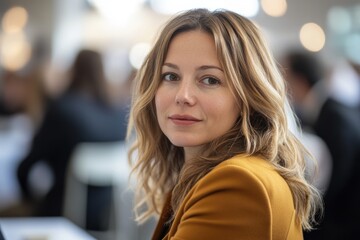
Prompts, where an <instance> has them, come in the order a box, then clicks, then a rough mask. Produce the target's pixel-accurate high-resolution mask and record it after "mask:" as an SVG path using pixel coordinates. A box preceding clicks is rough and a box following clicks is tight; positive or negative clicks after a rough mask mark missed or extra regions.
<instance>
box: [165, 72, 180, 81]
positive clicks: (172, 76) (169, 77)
mask: <svg viewBox="0 0 360 240" xmlns="http://www.w3.org/2000/svg"><path fill="white" fill-rule="evenodd" d="M161 79H162V80H165V81H177V80H178V79H179V78H178V76H177V75H176V74H174V73H164V74H162V76H161Z"/></svg>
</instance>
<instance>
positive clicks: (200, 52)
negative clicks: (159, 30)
mask: <svg viewBox="0 0 360 240" xmlns="http://www.w3.org/2000/svg"><path fill="white" fill-rule="evenodd" d="M179 58H185V59H187V60H188V61H193V60H199V61H200V60H201V61H204V62H208V63H209V64H210V63H212V64H216V65H220V63H219V60H218V55H217V52H216V47H215V42H214V39H213V36H212V35H211V34H209V33H207V32H204V31H201V30H192V31H187V32H182V33H179V34H177V35H175V37H174V38H173V39H172V40H171V41H170V44H169V48H168V51H167V54H166V58H165V62H166V61H171V60H177V59H179Z"/></svg>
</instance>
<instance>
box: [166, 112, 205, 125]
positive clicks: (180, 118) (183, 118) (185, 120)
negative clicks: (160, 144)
mask: <svg viewBox="0 0 360 240" xmlns="http://www.w3.org/2000/svg"><path fill="white" fill-rule="evenodd" d="M169 119H170V120H171V121H172V122H173V123H174V124H175V125H192V124H195V123H198V122H201V120H200V119H198V118H196V117H193V116H190V115H178V114H175V115H171V116H170V117H169Z"/></svg>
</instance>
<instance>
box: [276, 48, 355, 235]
mask: <svg viewBox="0 0 360 240" xmlns="http://www.w3.org/2000/svg"><path fill="white" fill-rule="evenodd" d="M283 61H284V62H283V65H284V70H285V71H286V79H287V82H288V86H289V89H290V94H291V96H292V101H293V104H294V108H295V110H296V112H297V114H298V117H299V119H300V121H301V123H302V125H303V127H304V129H311V130H312V131H313V132H314V133H315V134H316V135H318V136H319V137H321V138H322V139H323V140H324V142H325V143H326V144H327V146H328V148H329V151H330V154H331V158H332V166H333V167H332V172H331V176H330V182H329V184H328V187H327V189H326V191H325V193H324V204H325V211H324V215H323V218H322V221H321V223H320V225H319V226H318V227H317V230H315V231H312V232H310V233H306V234H305V239H319V240H320V239H327V240H328V239H330V240H331V239H334V240H335V239H349V240H352V239H358V238H359V230H358V224H357V220H358V219H360V208H359V206H358V204H359V202H360V191H359V189H360V174H359V171H360V148H359V146H360V125H359V122H360V119H359V114H358V112H357V111H356V109H355V108H352V107H349V106H348V105H345V104H344V103H342V102H340V101H338V100H336V98H334V97H333V95H331V94H330V91H329V88H328V87H327V82H326V81H327V80H326V79H325V77H324V71H323V66H322V64H321V63H320V60H319V59H318V58H317V57H316V56H315V55H314V54H312V53H309V52H303V51H297V50H294V51H288V52H287V53H286V54H285V56H284V59H283ZM319 171H322V169H321V166H320V169H319Z"/></svg>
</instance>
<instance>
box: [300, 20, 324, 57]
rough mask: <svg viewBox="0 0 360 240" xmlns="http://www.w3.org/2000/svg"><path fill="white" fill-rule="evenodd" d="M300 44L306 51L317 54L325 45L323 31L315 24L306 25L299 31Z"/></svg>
mask: <svg viewBox="0 0 360 240" xmlns="http://www.w3.org/2000/svg"><path fill="white" fill-rule="evenodd" d="M300 42H301V44H302V45H303V46H304V47H305V48H306V49H307V50H309V51H312V52H318V51H320V50H321V49H322V48H323V47H324V45H325V33H324V30H323V29H322V28H321V27H320V26H319V25H317V24H316V23H306V24H304V25H303V26H302V28H301V30H300Z"/></svg>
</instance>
